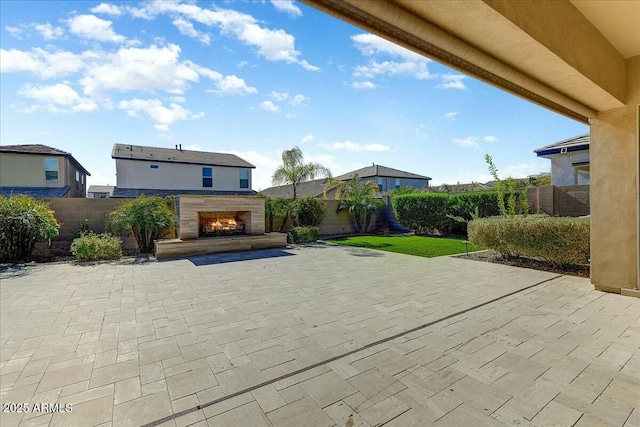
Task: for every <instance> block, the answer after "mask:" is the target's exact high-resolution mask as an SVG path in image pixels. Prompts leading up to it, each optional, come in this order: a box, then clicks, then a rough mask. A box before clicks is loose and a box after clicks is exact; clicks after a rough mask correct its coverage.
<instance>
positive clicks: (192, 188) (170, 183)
mask: <svg viewBox="0 0 640 427" xmlns="http://www.w3.org/2000/svg"><path fill="white" fill-rule="evenodd" d="M111 157H112V158H113V159H115V161H116V181H117V184H116V188H115V189H114V190H113V194H112V196H111V197H137V196H139V195H141V194H145V195H147V196H150V195H157V196H167V195H177V194H203V195H234V194H235V195H253V194H256V193H255V191H253V190H251V185H252V182H251V172H252V170H253V169H254V168H255V166H254V165H252V164H251V163H249V162H247V161H245V160H243V159H241V158H240V157H238V156H236V155H233V154H227V153H211V152H205V151H193V150H183V149H182V145H176V147H175V149H173V148H159V147H145V146H140V145H131V144H114V146H113V151H112V153H111Z"/></svg>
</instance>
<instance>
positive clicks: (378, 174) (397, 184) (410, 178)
mask: <svg viewBox="0 0 640 427" xmlns="http://www.w3.org/2000/svg"><path fill="white" fill-rule="evenodd" d="M355 175H358V178H360V179H366V180H368V181H371V182H374V183H376V185H377V186H378V188H379V189H380V191H381V192H383V193H386V192H387V191H389V190H397V189H399V188H402V187H406V186H409V187H413V188H418V189H419V188H424V187H429V181H430V180H431V178H430V177H428V176H424V175H418V174H416V173H411V172H406V171H403V170H399V169H394V168H390V167H387V166H382V165H376V164H375V163H373V164H372V165H371V166H367V167H364V168H361V169H357V170H354V171H352V172H349V173H346V174H344V175H340V176H337V177H336V179H337V180H338V181H348V180H350V179H351V178H353V177H354V176H355Z"/></svg>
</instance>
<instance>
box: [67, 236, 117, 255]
mask: <svg viewBox="0 0 640 427" xmlns="http://www.w3.org/2000/svg"><path fill="white" fill-rule="evenodd" d="M120 243H121V241H120V238H119V237H116V236H112V235H110V234H94V233H89V234H84V235H82V236H81V237H78V238H77V239H74V240H73V242H72V243H71V253H72V254H73V256H75V258H76V260H78V261H99V260H108V259H120V257H121V256H122V248H121V246H120Z"/></svg>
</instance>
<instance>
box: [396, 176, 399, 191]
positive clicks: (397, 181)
mask: <svg viewBox="0 0 640 427" xmlns="http://www.w3.org/2000/svg"><path fill="white" fill-rule="evenodd" d="M398 188H400V178H396V190H397V189H398Z"/></svg>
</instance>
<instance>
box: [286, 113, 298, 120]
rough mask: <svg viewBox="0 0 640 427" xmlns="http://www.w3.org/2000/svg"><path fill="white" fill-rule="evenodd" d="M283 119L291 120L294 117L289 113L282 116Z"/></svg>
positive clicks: (294, 116)
mask: <svg viewBox="0 0 640 427" xmlns="http://www.w3.org/2000/svg"><path fill="white" fill-rule="evenodd" d="M284 117H285V118H287V119H289V120H291V119H295V118H296V115H295V114H291V113H287V114H285V115H284Z"/></svg>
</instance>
